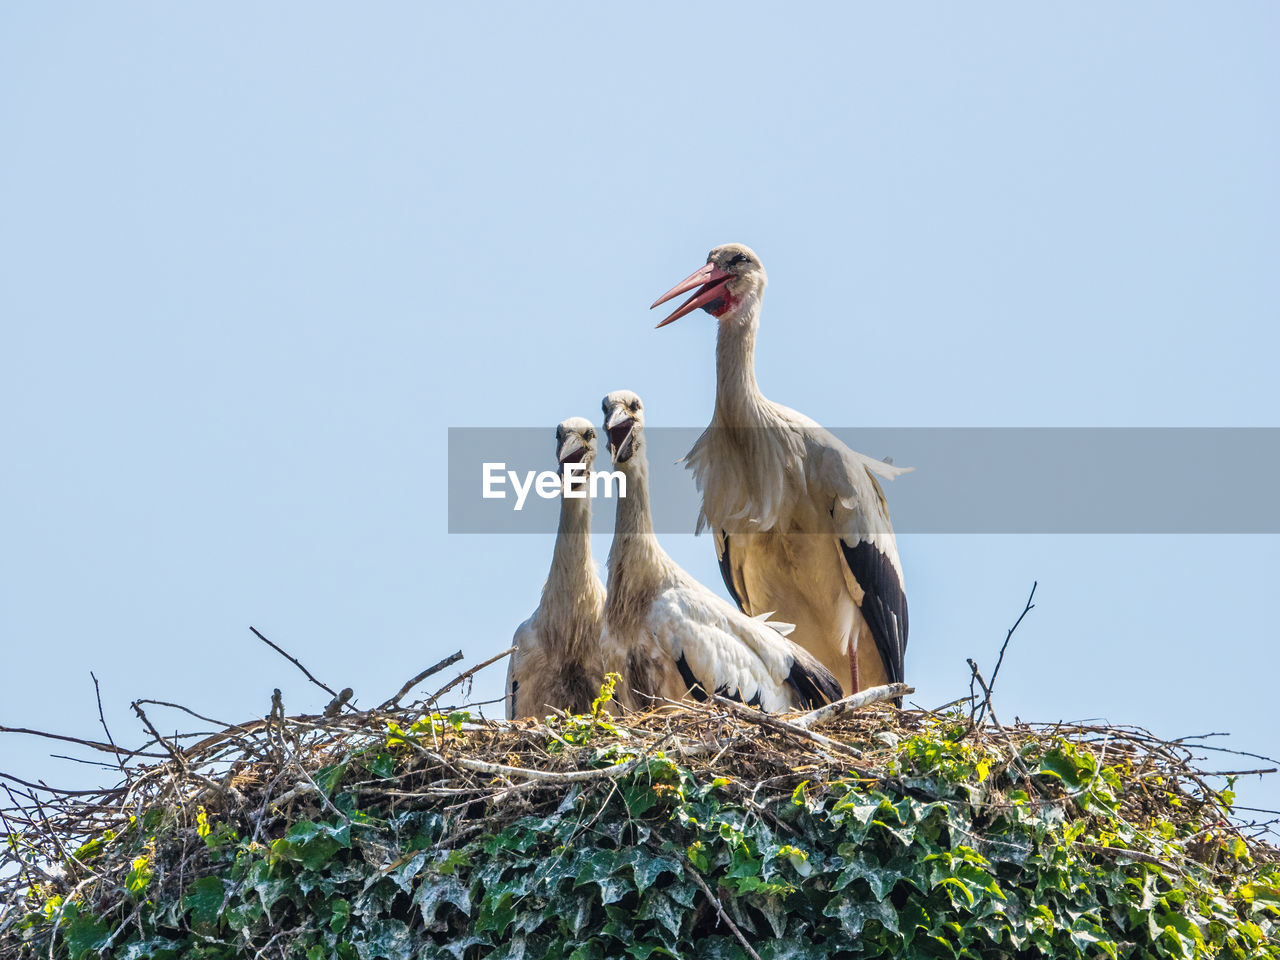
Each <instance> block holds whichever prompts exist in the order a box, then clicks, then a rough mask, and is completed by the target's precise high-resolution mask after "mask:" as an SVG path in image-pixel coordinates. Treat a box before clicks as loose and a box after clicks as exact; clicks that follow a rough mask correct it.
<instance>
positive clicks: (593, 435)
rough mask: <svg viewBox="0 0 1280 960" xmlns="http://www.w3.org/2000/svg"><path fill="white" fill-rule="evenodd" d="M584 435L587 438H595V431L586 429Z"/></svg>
mask: <svg viewBox="0 0 1280 960" xmlns="http://www.w3.org/2000/svg"><path fill="white" fill-rule="evenodd" d="M586 437H587V439H588V440H594V439H595V438H596V432H595V431H594V430H588V431H587V433H586Z"/></svg>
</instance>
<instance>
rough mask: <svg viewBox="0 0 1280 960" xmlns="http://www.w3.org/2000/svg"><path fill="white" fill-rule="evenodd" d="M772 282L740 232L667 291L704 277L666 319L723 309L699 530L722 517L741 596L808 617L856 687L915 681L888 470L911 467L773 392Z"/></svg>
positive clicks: (721, 532)
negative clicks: (769, 388)
mask: <svg viewBox="0 0 1280 960" xmlns="http://www.w3.org/2000/svg"><path fill="white" fill-rule="evenodd" d="M767 283H768V278H767V276H766V275H765V272H764V266H763V265H762V264H761V263H760V258H759V257H757V256H756V254H755V252H754V251H752V250H751V249H750V248H749V247H745V246H743V245H742V244H738V243H729V244H725V245H724V246H720V247H716V248H715V249H714V250H712V251H711V253H710V254H708V256H707V262H706V264H705V265H704V266H702V267H700V268H699V269H697V270H695V271H694V272H693V273H691V274H690V275H689V276H688V277H686V278H685V279H684V280H682V281H681V282H680V283H678V284H676V285H675V286H674V287H672V288H671V289H670V290H668V291H667V292H666V293H665V294H663V295H662V296H661V297H659V298H658V299H657V300H655V301H654V303H653V306H654V307H656V306H658V305H659V304H662V303H666V302H667V301H668V300H671V299H672V298H674V297H677V296H679V295H680V294H682V293H688V292H690V291H692V295H691V296H690V297H689V298H688V299H687V300H685V301H684V302H683V303H682V304H680V306H679V307H677V308H676V309H675V310H674V311H673V312H672V313H671V314H670V315H669V316H668V317H666V318H665V319H664V320H663V321H662V322H661V323H659V324H658V326H659V327H664V326H666V325H667V324H669V323H671V322H672V321H674V320H678V319H679V318H680V317H683V316H685V315H686V314H689V313H692V312H693V311H694V310H697V309H699V308H701V309H703V310H705V311H707V312H708V313H710V314H711V315H712V316H713V317H715V318H716V319H717V320H718V321H719V333H718V336H717V340H716V405H715V412H714V413H713V414H712V417H711V424H710V426H708V427H707V429H706V430H705V431H704V432H703V434H702V436H700V437H699V438H698V440H697V442H696V443H695V444H694V445H693V449H692V450H690V451H689V454H688V456H687V457H686V458H685V460H686V465H687V466H688V467H689V469H691V470H692V471H693V475H694V479H695V481H696V482H697V485H698V489H699V490H700V491H701V492H702V512H701V515H700V516H699V518H698V531H699V532H701V531H702V530H703V529H705V528H707V527H710V529H711V530H712V531H713V533H714V536H715V546H716V556H717V557H718V558H719V560H720V572H721V574H722V575H723V577H724V582H725V586H726V587H728V589H729V593H730V594H731V595H732V596H733V598H734V600H735V601H737V603H738V606H739V607H741V608H742V610H743V611H744V612H746V613H749V614H755V613H759V612H760V611H762V610H773V611H776V613H777V615H778V616H779V617H780V618H782V619H783V620H787V621H790V622H792V623H794V624H795V625H796V630H795V633H794V634H793V637H794V639H795V640H796V642H797V643H799V644H801V645H802V646H804V647H805V648H806V649H808V650H809V651H810V652H812V653H813V654H814V655H815V656H816V657H817V658H818V659H819V660H821V661H822V662H823V663H824V664H826V666H827V667H828V668H829V669H830V670H831V671H832V672H833V673H835V675H836V676H838V677H839V678H840V683H841V685H842V686H843V687H844V691H845V693H846V694H850V693H854V692H856V691H858V690H862V689H865V688H867V687H870V686H875V685H877V684H882V683H888V682H897V681H901V680H902V679H903V655H904V653H905V651H906V647H907V599H906V594H905V592H904V587H903V579H902V564H901V562H900V561H899V559H898V546H897V542H896V540H895V539H894V535H893V526H892V524H891V523H890V521H889V508H888V504H887V503H886V502H885V498H884V492H883V491H882V490H881V489H880V484H879V482H878V481H877V479H876V478H877V477H882V478H885V479H892V478H893V477H895V476H897V475H898V474H900V473H903V472H904V471H903V470H902V469H900V468H897V467H893V466H890V465H889V464H887V463H884V462H882V461H879V460H874V459H872V458H871V457H867V456H864V455H862V454H860V453H856V452H855V451H853V450H850V449H849V448H848V447H847V446H845V444H843V443H841V442H840V441H839V440H838V439H836V438H835V437H834V436H832V435H831V434H830V433H828V432H827V431H826V430H824V429H823V428H822V427H821V426H819V425H818V424H817V423H815V422H814V421H813V420H811V419H809V418H808V417H806V416H804V415H803V414H800V413H797V412H796V411H795V410H791V409H789V408H788V407H784V406H782V405H781V404H777V403H773V402H772V401H770V400H768V399H766V398H765V396H764V394H762V393H761V392H760V388H759V386H757V384H756V375H755V359H754V351H755V341H756V330H757V327H758V326H759V322H760V305H761V301H762V299H763V297H764V290H765V285H766V284H767ZM650 309H652V307H651V308H650Z"/></svg>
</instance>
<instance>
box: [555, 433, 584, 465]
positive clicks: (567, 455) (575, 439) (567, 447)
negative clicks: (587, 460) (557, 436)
mask: <svg viewBox="0 0 1280 960" xmlns="http://www.w3.org/2000/svg"><path fill="white" fill-rule="evenodd" d="M586 455H587V445H586V444H585V443H583V442H582V438H581V437H580V436H578V435H577V434H576V433H570V434H566V435H565V438H564V439H563V440H561V441H560V446H559V448H557V450H556V460H558V461H559V462H560V464H561V465H562V466H563V465H564V464H566V463H581V462H582V458H583V457H585V456H586Z"/></svg>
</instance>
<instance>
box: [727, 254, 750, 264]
mask: <svg viewBox="0 0 1280 960" xmlns="http://www.w3.org/2000/svg"><path fill="white" fill-rule="evenodd" d="M747 259H748V258H747V255H746V254H745V253H735V254H734V255H733V256H732V257H730V258H729V264H730V265H731V266H732V265H734V264H738V263H746V262H747Z"/></svg>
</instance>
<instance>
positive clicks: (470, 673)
mask: <svg viewBox="0 0 1280 960" xmlns="http://www.w3.org/2000/svg"><path fill="white" fill-rule="evenodd" d="M516 649H517V648H516V647H507V649H505V650H503V651H502V652H501V653H499V654H496V655H495V656H492V657H490V658H489V659H488V660H486V661H484V662H483V663H477V664H476V665H475V666H474V667H472V668H471V669H470V670H464V671H463V672H462V673H460V674H458V675H457V676H456V677H454V678H453V679H452V680H450V681H449V682H448V683H446V684H445V685H444V686H443V687H441V688H440V689H439V690H437V691H436V692H435V693H433V694H432V695H431V699H432V700H433V701H437V702H438V701H439V700H440V698H441V697H443V696H444V695H445V694H446V693H448V692H449V691H450V690H452V689H453V688H454V687H456V686H457V685H458V684H460V683H461V682H462V681H463V680H469V679H471V677H473V676H475V675H476V674H477V673H479V672H480V671H481V670H483V669H484V668H485V667H487V666H489V665H490V664H494V663H497V662H498V661H499V660H501V659H502V658H503V657H509V656H511V654H513V653H515V652H516Z"/></svg>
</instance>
